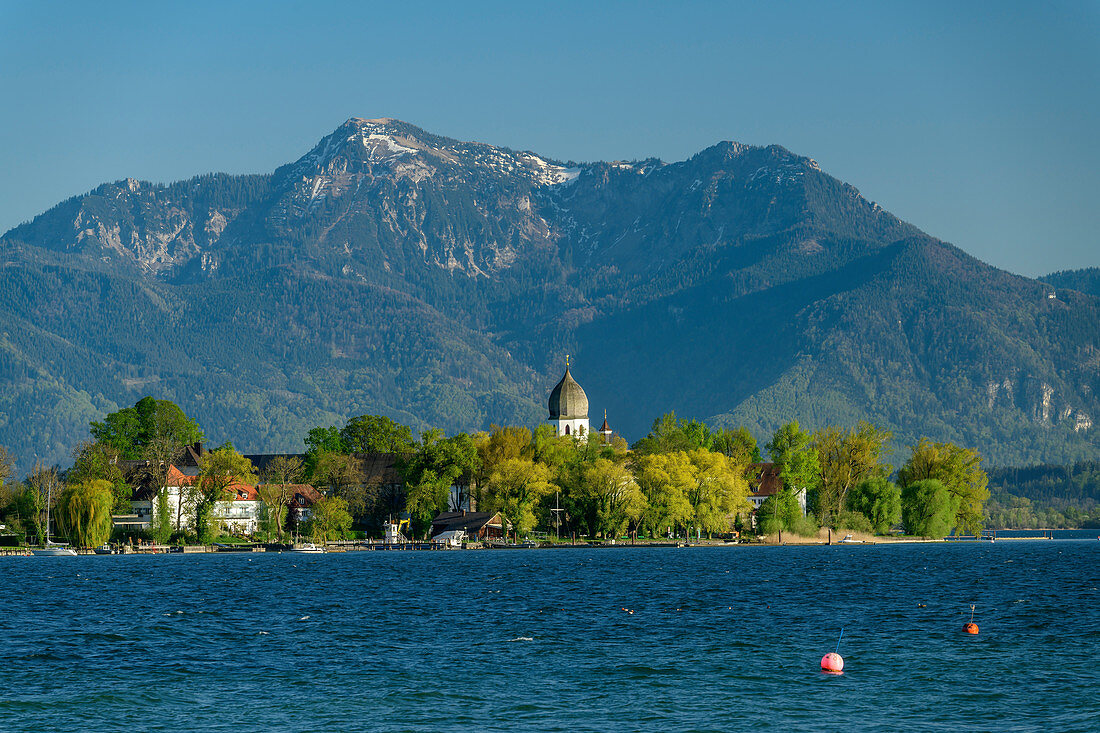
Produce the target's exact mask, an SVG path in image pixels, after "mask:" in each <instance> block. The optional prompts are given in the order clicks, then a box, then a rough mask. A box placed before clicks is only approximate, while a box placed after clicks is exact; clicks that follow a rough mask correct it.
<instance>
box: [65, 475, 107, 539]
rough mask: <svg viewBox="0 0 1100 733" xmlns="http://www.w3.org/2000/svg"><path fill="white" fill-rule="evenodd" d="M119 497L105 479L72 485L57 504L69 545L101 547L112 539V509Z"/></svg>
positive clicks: (86, 480)
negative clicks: (116, 497)
mask: <svg viewBox="0 0 1100 733" xmlns="http://www.w3.org/2000/svg"><path fill="white" fill-rule="evenodd" d="M114 503H115V497H114V494H113V493H112V491H111V484H110V483H109V482H107V481H105V480H103V479H85V480H84V481H80V482H78V483H73V484H69V486H68V487H66V489H65V490H64V491H63V492H62V493H61V497H60V498H59V499H58V501H57V510H56V511H57V521H58V524H59V525H60V527H61V531H62V532H63V533H64V534H65V535H66V536H67V537H68V538H69V542H70V543H71V544H73V545H75V546H77V547H84V548H87V547H98V546H99V545H102V544H103V543H104V542H106V541H107V540H109V539H110V538H111V529H112V528H113V526H114V525H113V522H112V520H111V507H113V506H114Z"/></svg>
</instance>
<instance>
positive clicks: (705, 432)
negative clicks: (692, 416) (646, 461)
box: [634, 412, 712, 454]
mask: <svg viewBox="0 0 1100 733" xmlns="http://www.w3.org/2000/svg"><path fill="white" fill-rule="evenodd" d="M711 443H712V437H711V434H710V428H708V427H707V426H706V424H705V423H702V422H698V421H696V420H689V421H686V422H685V421H683V420H678V419H677V418H676V413H675V412H668V413H665V414H664V415H661V417H659V418H657V419H656V420H654V421H653V427H652V428H651V429H650V431H649V434H648V435H646V436H645V437H644V438H642V439H641V440H639V441H638V442H637V443H635V444H634V450H635V451H636V452H637V453H640V454H646V453H676V452H685V453H686V452H687V451H691V450H697V449H704V450H710V449H711Z"/></svg>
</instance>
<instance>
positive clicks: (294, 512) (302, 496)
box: [286, 484, 323, 529]
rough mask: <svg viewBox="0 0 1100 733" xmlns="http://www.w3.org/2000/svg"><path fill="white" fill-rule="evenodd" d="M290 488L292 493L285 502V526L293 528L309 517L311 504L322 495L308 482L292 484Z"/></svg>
mask: <svg viewBox="0 0 1100 733" xmlns="http://www.w3.org/2000/svg"><path fill="white" fill-rule="evenodd" d="M290 488H291V489H292V490H293V492H294V494H293V496H291V497H290V502H289V503H288V504H287V508H286V526H287V527H288V528H291V529H293V528H296V527H297V526H298V525H299V524H301V523H302V522H305V521H306V520H308V519H309V517H310V510H311V509H312V507H313V505H314V504H316V503H317V502H319V501H320V500H321V499H322V498H323V497H322V496H321V492H320V491H318V490H317V489H315V488H313V486H311V485H309V484H292V485H291V487H290Z"/></svg>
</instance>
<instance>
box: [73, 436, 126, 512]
mask: <svg viewBox="0 0 1100 733" xmlns="http://www.w3.org/2000/svg"><path fill="white" fill-rule="evenodd" d="M118 459H119V452H118V449H117V448H115V447H114V446H113V445H110V444H108V443H93V442H91V441H85V442H84V443H81V444H80V445H78V446H77V447H76V449H75V450H74V451H73V466H72V468H70V469H69V470H68V471H66V472H65V481H66V482H68V483H77V484H78V483H82V482H84V481H97V480H101V481H106V482H107V483H108V484H109V485H110V487H111V495H112V496H113V497H114V507H113V509H112V511H113V512H115V513H118V514H125V513H127V512H129V511H130V509H131V507H130V497H131V496H132V494H133V487H131V486H130V484H129V482H127V480H126V477H125V476H124V475H123V473H122V469H121V468H119V465H118Z"/></svg>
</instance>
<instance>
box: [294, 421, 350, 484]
mask: <svg viewBox="0 0 1100 733" xmlns="http://www.w3.org/2000/svg"><path fill="white" fill-rule="evenodd" d="M305 444H306V454H305V461H304V463H305V473H306V475H307V476H312V475H313V472H314V471H315V470H316V468H317V461H318V460H319V458H320V456H321V455H322V454H324V453H337V454H347V453H348V452H349V451H348V447H347V446H346V445H344V439H343V438H341V437H340V428H338V427H336V426H335V425H331V426H329V427H327V428H326V427H316V428H311V429H310V431H309V433H308V434H307V435H306V437H305Z"/></svg>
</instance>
